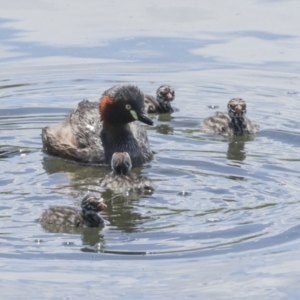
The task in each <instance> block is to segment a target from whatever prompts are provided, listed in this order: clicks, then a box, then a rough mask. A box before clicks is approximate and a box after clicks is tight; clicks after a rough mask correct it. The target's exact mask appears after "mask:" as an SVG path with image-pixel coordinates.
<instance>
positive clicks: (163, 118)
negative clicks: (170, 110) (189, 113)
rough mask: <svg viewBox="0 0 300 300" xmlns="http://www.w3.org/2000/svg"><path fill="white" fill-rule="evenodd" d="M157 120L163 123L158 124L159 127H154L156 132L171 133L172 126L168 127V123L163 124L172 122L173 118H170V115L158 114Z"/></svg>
mask: <svg viewBox="0 0 300 300" xmlns="http://www.w3.org/2000/svg"><path fill="white" fill-rule="evenodd" d="M157 120H158V121H160V122H164V123H160V124H159V125H157V126H155V129H156V132H158V133H161V134H170V133H171V134H172V133H173V131H174V128H173V126H170V124H169V123H165V122H170V121H172V120H174V117H172V116H171V114H160V115H159V116H158V118H157Z"/></svg>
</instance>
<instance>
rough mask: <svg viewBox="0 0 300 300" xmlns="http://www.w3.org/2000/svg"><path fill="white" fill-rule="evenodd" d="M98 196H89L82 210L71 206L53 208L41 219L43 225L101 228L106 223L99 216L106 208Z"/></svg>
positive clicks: (85, 199) (85, 198)
mask: <svg viewBox="0 0 300 300" xmlns="http://www.w3.org/2000/svg"><path fill="white" fill-rule="evenodd" d="M102 200H103V199H102V198H101V197H99V196H98V194H87V195H86V196H85V197H84V198H83V199H82V202H81V210H80V209H78V208H77V207H70V206H53V207H50V208H48V209H47V210H46V211H45V212H44V213H43V214H42V216H41V217H40V219H39V222H40V223H41V224H42V225H57V226H70V227H100V226H104V221H103V219H102V218H101V216H100V215H99V214H98V213H99V212H100V211H102V210H104V209H105V208H106V205H105V204H104V203H103V202H102Z"/></svg>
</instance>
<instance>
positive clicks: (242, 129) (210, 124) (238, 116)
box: [200, 98, 259, 136]
mask: <svg viewBox="0 0 300 300" xmlns="http://www.w3.org/2000/svg"><path fill="white" fill-rule="evenodd" d="M227 110H228V112H216V114H215V115H214V116H212V117H209V118H207V119H205V120H204V121H203V122H202V123H201V124H200V127H201V130H202V131H204V132H206V133H216V134H221V135H224V136H234V135H236V136H241V135H246V134H248V135H254V134H255V133H256V132H257V131H258V130H259V126H258V125H256V124H254V123H252V121H250V120H249V119H248V118H246V117H245V115H246V112H247V110H246V102H245V101H244V100H243V99H241V98H233V99H231V100H230V101H229V102H228V104H227Z"/></svg>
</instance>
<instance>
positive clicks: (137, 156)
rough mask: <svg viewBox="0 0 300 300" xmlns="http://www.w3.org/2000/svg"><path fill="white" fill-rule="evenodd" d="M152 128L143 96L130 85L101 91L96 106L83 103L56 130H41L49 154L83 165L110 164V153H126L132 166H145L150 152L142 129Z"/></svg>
mask: <svg viewBox="0 0 300 300" xmlns="http://www.w3.org/2000/svg"><path fill="white" fill-rule="evenodd" d="M136 120H139V121H141V122H143V123H145V124H148V125H153V121H152V120H151V119H150V118H149V117H147V116H146V115H145V114H144V94H143V93H142V92H141V91H140V89H139V88H138V87H136V86H133V85H116V86H114V87H112V88H110V89H108V90H107V91H105V92H104V93H103V95H102V97H101V99H100V103H97V102H90V101H88V100H83V101H81V102H80V103H79V104H78V107H77V108H76V109H75V110H74V111H73V112H71V113H70V115H69V116H68V117H67V119H66V120H65V122H64V123H62V124H61V125H59V126H58V127H57V128H51V127H45V128H43V130H42V141H43V145H44V148H45V149H46V151H48V152H49V153H50V154H53V155H56V156H60V157H62V158H66V159H69V160H73V161H76V162H80V163H87V164H107V165H108V164H110V162H111V158H112V155H113V153H115V152H127V153H128V154H129V155H130V158H131V161H132V165H133V166H140V165H142V164H143V163H146V162H149V161H150V160H151V159H152V157H153V154H152V151H151V149H150V146H149V142H148V137H147V132H146V129H145V127H143V126H141V125H140V124H139V123H137V122H134V121H136Z"/></svg>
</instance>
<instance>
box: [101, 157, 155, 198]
mask: <svg viewBox="0 0 300 300" xmlns="http://www.w3.org/2000/svg"><path fill="white" fill-rule="evenodd" d="M131 167H132V164H131V159H130V156H129V154H128V153H127V152H116V153H114V155H113V157H112V160H111V168H112V172H111V173H110V174H108V175H106V176H105V177H104V178H103V180H102V181H101V184H100V186H101V187H104V188H108V189H110V190H112V191H114V192H117V193H121V192H125V191H128V190H133V191H143V190H144V191H146V190H147V191H153V190H154V187H153V184H152V181H151V180H149V179H148V178H145V177H143V176H139V175H137V174H135V173H131V172H130V171H131Z"/></svg>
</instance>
